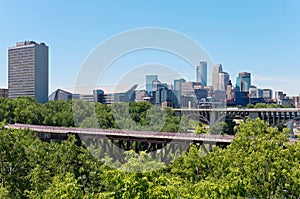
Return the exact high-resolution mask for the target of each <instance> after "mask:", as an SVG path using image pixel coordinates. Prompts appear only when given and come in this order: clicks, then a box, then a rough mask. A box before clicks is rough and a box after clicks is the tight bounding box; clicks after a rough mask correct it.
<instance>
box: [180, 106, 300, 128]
mask: <svg viewBox="0 0 300 199" xmlns="http://www.w3.org/2000/svg"><path fill="white" fill-rule="evenodd" d="M174 110H175V113H176V115H177V116H183V115H186V116H188V117H194V118H198V119H199V120H200V121H202V122H205V123H207V124H212V123H215V122H218V121H223V120H224V118H225V117H226V116H235V117H236V118H240V119H246V118H247V117H249V118H251V119H255V118H260V119H262V120H265V121H267V122H269V123H270V124H271V125H276V124H280V123H282V122H284V121H290V120H298V119H300V109H299V108H207V109H206V108H205V109H174Z"/></svg>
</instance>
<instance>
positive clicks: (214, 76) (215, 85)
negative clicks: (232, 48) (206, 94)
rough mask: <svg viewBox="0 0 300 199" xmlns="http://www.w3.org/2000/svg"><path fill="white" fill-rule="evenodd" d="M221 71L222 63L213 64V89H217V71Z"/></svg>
mask: <svg viewBox="0 0 300 199" xmlns="http://www.w3.org/2000/svg"><path fill="white" fill-rule="evenodd" d="M221 72H223V69H222V64H215V66H214V68H213V73H212V86H213V89H214V90H217V89H218V88H219V87H218V85H219V73H221Z"/></svg>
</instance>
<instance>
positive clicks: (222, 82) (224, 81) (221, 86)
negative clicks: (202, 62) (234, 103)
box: [218, 72, 229, 91]
mask: <svg viewBox="0 0 300 199" xmlns="http://www.w3.org/2000/svg"><path fill="white" fill-rule="evenodd" d="M228 84H229V74H228V73H226V72H221V73H219V79H218V90H220V91H226V89H227V85H228Z"/></svg>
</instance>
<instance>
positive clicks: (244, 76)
mask: <svg viewBox="0 0 300 199" xmlns="http://www.w3.org/2000/svg"><path fill="white" fill-rule="evenodd" d="M250 86H251V73H247V72H241V73H239V76H238V77H237V78H236V91H238V92H248V91H249V89H250Z"/></svg>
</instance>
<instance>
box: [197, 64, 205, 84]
mask: <svg viewBox="0 0 300 199" xmlns="http://www.w3.org/2000/svg"><path fill="white" fill-rule="evenodd" d="M196 81H197V82H199V83H201V85H202V86H207V62H205V61H201V62H200V64H199V65H198V66H197V67H196Z"/></svg>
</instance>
